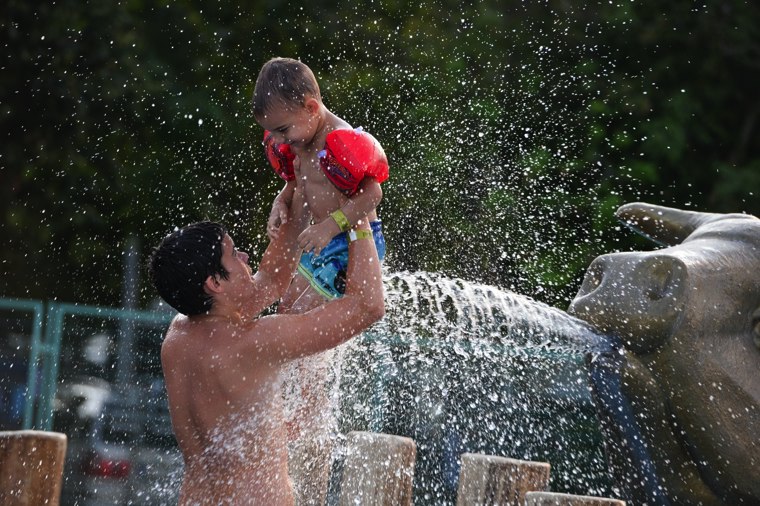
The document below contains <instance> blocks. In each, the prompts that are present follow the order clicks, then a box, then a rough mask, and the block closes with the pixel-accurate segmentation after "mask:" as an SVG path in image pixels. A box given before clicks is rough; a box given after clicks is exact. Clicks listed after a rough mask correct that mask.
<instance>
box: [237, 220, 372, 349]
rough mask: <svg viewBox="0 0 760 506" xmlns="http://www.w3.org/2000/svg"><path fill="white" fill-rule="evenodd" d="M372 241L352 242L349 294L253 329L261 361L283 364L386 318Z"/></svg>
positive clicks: (270, 319) (249, 343) (269, 319)
mask: <svg viewBox="0 0 760 506" xmlns="http://www.w3.org/2000/svg"><path fill="white" fill-rule="evenodd" d="M358 230H363V231H365V233H366V235H367V236H368V237H366V238H363V239H358V240H355V241H352V242H350V244H349V247H348V273H347V276H346V293H345V295H344V296H343V297H342V298H340V299H336V300H333V301H330V302H328V303H326V304H324V305H322V306H320V307H318V308H316V309H313V310H311V311H309V312H308V313H304V314H286V315H272V316H267V317H265V318H262V319H260V320H258V321H257V322H256V323H254V324H252V325H251V334H250V336H249V340H248V341H247V342H246V343H245V344H243V345H244V346H253V347H254V348H255V353H256V355H257V356H258V358H259V359H260V360H268V361H270V362H282V361H287V360H290V359H294V358H297V357H301V356H305V355H311V354H314V353H318V352H320V351H324V350H327V349H330V348H333V347H335V346H337V345H339V344H341V343H342V342H344V341H347V340H348V339H350V338H351V337H353V336H355V335H356V334H358V333H359V332H362V331H363V330H365V329H366V328H367V327H369V326H370V325H371V324H373V323H375V322H376V321H378V320H379V319H380V318H382V317H383V315H385V303H384V300H383V280H382V271H381V269H380V260H379V259H378V257H377V250H376V249H375V243H374V241H373V240H372V239H371V237H372V235H371V232H370V231H369V226H368V225H367V224H366V222H365V223H364V224H363V225H361V226H360V228H359V229H358Z"/></svg>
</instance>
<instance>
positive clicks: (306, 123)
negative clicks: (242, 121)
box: [256, 104, 317, 147]
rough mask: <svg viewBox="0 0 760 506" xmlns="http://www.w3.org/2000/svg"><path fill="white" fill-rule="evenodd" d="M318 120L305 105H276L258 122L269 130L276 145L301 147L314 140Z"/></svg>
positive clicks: (257, 119) (258, 119)
mask: <svg viewBox="0 0 760 506" xmlns="http://www.w3.org/2000/svg"><path fill="white" fill-rule="evenodd" d="M316 119H317V117H316V115H315V114H314V113H313V112H312V111H311V110H310V109H309V108H308V107H306V106H305V105H304V106H301V105H292V104H291V105H288V104H275V105H273V106H272V107H271V108H270V110H269V111H267V112H266V114H264V116H263V117H261V118H256V121H258V123H259V125H261V126H262V127H263V128H264V129H265V130H269V132H270V133H271V135H272V139H273V140H274V142H275V143H277V144H290V145H293V146H296V147H300V146H304V145H306V144H308V143H310V142H311V141H312V139H313V138H314V134H315V132H316V124H317V121H316Z"/></svg>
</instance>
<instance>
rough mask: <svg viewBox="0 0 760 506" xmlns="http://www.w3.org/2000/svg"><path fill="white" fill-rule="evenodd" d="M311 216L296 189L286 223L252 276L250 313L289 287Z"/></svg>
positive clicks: (300, 192) (265, 305)
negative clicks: (300, 235)
mask: <svg viewBox="0 0 760 506" xmlns="http://www.w3.org/2000/svg"><path fill="white" fill-rule="evenodd" d="M308 215H309V213H308V211H307V210H306V208H305V206H304V199H303V192H302V191H301V189H300V188H297V189H295V191H294V193H293V198H292V200H291V203H290V209H289V210H288V216H289V219H288V221H287V223H283V224H282V225H281V226H280V232H279V233H278V235H277V237H276V238H275V239H272V241H271V242H270V243H269V246H268V247H267V249H266V251H264V255H263V256H262V257H261V262H259V267H258V270H257V271H256V273H255V274H254V275H253V282H254V285H255V291H256V294H255V295H254V296H253V297H251V299H250V301H249V303H248V304H247V305H246V308H245V314H246V315H247V316H256V315H258V314H259V313H261V312H262V311H263V310H264V309H266V308H267V307H269V306H270V305H272V304H273V303H274V302H275V301H276V300H278V299H279V298H280V297H282V294H283V293H285V290H287V288H288V286H289V285H290V281H291V280H292V279H293V275H294V274H295V270H296V266H297V265H298V260H299V258H300V256H301V249H300V248H299V247H298V234H299V233H300V232H301V231H302V230H303V229H304V227H305V226H306V222H307V218H308Z"/></svg>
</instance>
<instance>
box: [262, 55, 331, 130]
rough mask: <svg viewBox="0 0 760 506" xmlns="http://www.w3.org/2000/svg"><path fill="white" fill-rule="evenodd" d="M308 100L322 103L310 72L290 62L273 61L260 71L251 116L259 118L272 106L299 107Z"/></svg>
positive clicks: (308, 69) (285, 59)
mask: <svg viewBox="0 0 760 506" xmlns="http://www.w3.org/2000/svg"><path fill="white" fill-rule="evenodd" d="M308 96H312V97H314V98H316V99H317V100H322V96H321V95H320V93H319V84H317V79H316V78H315V77H314V73H313V72H312V71H311V69H310V68H309V67H308V66H306V64H304V63H301V62H300V61H298V60H294V59H292V58H272V59H271V60H269V61H268V62H266V63H265V64H264V66H263V67H261V70H260V71H259V77H257V78H256V86H255V87H254V89H253V115H254V117H256V118H261V117H262V116H264V115H265V114H266V113H267V112H268V111H269V110H270V108H271V107H272V106H274V105H291V104H298V105H302V104H303V103H304V100H305V99H306V98H307V97H308Z"/></svg>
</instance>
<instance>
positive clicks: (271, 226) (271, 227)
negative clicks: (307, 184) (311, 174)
mask: <svg viewBox="0 0 760 506" xmlns="http://www.w3.org/2000/svg"><path fill="white" fill-rule="evenodd" d="M295 188H296V182H295V180H293V181H288V182H287V183H285V187H284V188H283V189H282V190H280V193H278V194H277V196H276V197H275V198H274V201H273V202H272V210H271V211H270V212H269V219H268V220H267V235H268V236H269V240H274V239H277V237H278V236H279V233H280V227H281V226H282V225H284V224H285V223H287V222H288V209H290V205H291V203H292V202H293V192H294V191H295Z"/></svg>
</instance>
